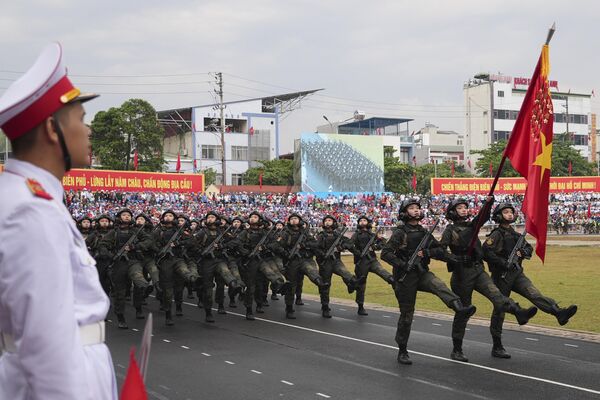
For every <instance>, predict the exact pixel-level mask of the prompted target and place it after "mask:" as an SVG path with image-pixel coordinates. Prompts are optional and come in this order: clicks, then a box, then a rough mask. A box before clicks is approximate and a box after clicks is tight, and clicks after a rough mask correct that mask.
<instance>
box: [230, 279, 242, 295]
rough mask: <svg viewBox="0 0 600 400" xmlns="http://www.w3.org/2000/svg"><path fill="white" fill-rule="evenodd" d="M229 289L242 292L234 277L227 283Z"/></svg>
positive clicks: (236, 292) (233, 291)
mask: <svg viewBox="0 0 600 400" xmlns="http://www.w3.org/2000/svg"><path fill="white" fill-rule="evenodd" d="M229 290H231V292H232V293H235V294H238V293H241V292H242V287H241V286H240V285H239V284H238V283H237V281H236V280H235V279H234V280H232V281H231V283H230V284H229Z"/></svg>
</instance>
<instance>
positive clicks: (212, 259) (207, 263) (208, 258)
mask: <svg viewBox="0 0 600 400" xmlns="http://www.w3.org/2000/svg"><path fill="white" fill-rule="evenodd" d="M219 220H220V216H219V215H218V214H217V213H215V212H213V211H210V212H209V213H207V214H206V218H205V221H204V225H205V226H204V227H203V228H202V229H201V230H200V231H199V232H198V234H197V235H196V238H197V243H198V252H199V253H202V252H205V250H206V252H205V254H204V255H203V256H202V255H201V261H200V267H201V269H202V303H203V305H204V311H205V313H206V318H205V320H206V322H215V319H214V317H213V315H212V302H213V287H214V286H215V285H214V280H215V279H222V280H223V282H224V283H225V284H226V285H227V286H228V287H229V288H230V289H231V290H232V291H233V292H239V291H240V290H241V288H240V284H239V283H238V281H237V280H236V278H235V277H234V276H233V274H232V273H231V270H230V269H229V266H228V259H227V256H226V254H225V249H224V248H223V242H222V241H219V242H215V241H216V240H217V239H218V238H219V236H221V234H222V233H223V232H224V231H225V229H226V228H225V227H221V224H220V223H219ZM217 301H218V302H220V303H219V309H223V311H224V308H223V298H219V299H217Z"/></svg>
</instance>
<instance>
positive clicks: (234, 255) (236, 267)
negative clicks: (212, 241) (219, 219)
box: [215, 217, 246, 314]
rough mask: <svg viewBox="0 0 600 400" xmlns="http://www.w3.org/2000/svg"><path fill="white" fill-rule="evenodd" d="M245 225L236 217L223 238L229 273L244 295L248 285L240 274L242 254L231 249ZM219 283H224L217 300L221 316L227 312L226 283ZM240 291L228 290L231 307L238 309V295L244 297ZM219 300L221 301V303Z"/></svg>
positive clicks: (217, 292)
mask: <svg viewBox="0 0 600 400" xmlns="http://www.w3.org/2000/svg"><path fill="white" fill-rule="evenodd" d="M243 224H244V220H243V219H242V217H234V218H233V219H232V220H231V229H230V230H229V232H227V233H226V234H225V236H224V237H223V249H224V253H225V257H226V258H227V266H228V267H229V271H231V274H232V275H233V276H234V278H235V280H236V281H237V282H238V283H239V286H240V289H241V292H242V293H243V292H244V290H245V289H246V283H245V282H244V279H243V278H242V276H241V274H240V263H241V262H242V260H241V257H240V254H239V253H238V252H237V251H236V250H235V248H232V247H231V244H232V243H233V241H234V240H235V239H236V238H237V237H238V235H239V234H240V233H242V231H243V229H244V228H243ZM219 282H222V285H221V286H219V284H217V290H216V293H215V299H216V300H217V303H218V304H219V314H225V313H226V311H225V308H224V305H223V302H224V300H225V281H224V280H223V279H219ZM239 291H240V290H238V289H236V290H232V289H231V288H229V289H228V290H227V295H228V297H229V307H231V308H236V307H237V305H236V303H235V298H236V296H237V295H238V294H240V296H241V295H242V294H241V293H239ZM219 300H221V301H220V302H219Z"/></svg>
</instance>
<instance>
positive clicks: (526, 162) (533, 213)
mask: <svg viewBox="0 0 600 400" xmlns="http://www.w3.org/2000/svg"><path fill="white" fill-rule="evenodd" d="M549 72H550V59H549V47H548V45H547V44H546V45H544V47H543V48H542V54H541V55H540V59H539V61H538V64H537V67H536V68H535V71H534V72H533V77H532V78H531V83H530V85H529V88H528V89H527V94H526V95H525V100H523V104H522V105H521V111H519V115H518V117H517V121H516V122H515V126H514V128H513V130H512V133H511V136H510V140H509V141H508V144H507V146H506V150H505V153H504V154H505V155H506V156H507V157H508V158H509V159H510V163H511V164H512V166H513V167H514V168H515V170H517V171H518V172H519V173H520V174H521V175H522V176H523V177H524V178H525V179H526V180H527V189H526V190H525V199H524V201H523V207H522V211H523V213H524V214H525V216H526V217H527V218H526V223H525V229H526V230H527V232H528V233H529V234H531V235H532V236H534V237H535V238H536V239H537V243H536V246H535V252H536V253H537V255H538V256H539V257H540V259H541V260H542V262H543V261H544V257H545V255H546V232H547V226H546V225H547V223H548V192H549V188H550V171H551V161H552V136H553V132H552V128H553V125H554V114H553V108H552V98H551V96H550V87H549V85H548V74H549Z"/></svg>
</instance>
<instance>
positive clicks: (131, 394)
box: [121, 349, 148, 400]
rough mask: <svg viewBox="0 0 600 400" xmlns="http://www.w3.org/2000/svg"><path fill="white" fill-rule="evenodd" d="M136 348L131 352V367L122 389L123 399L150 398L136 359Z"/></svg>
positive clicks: (144, 399)
mask: <svg viewBox="0 0 600 400" xmlns="http://www.w3.org/2000/svg"><path fill="white" fill-rule="evenodd" d="M134 353H135V350H134V349H131V353H130V354H129V368H128V369H127V376H126V377H125V381H124V382H123V388H122V389H121V400H148V394H147V393H146V387H145V386H144V380H143V379H142V375H141V374H140V369H139V368H138V365H137V362H136V361H135V355H134Z"/></svg>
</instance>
